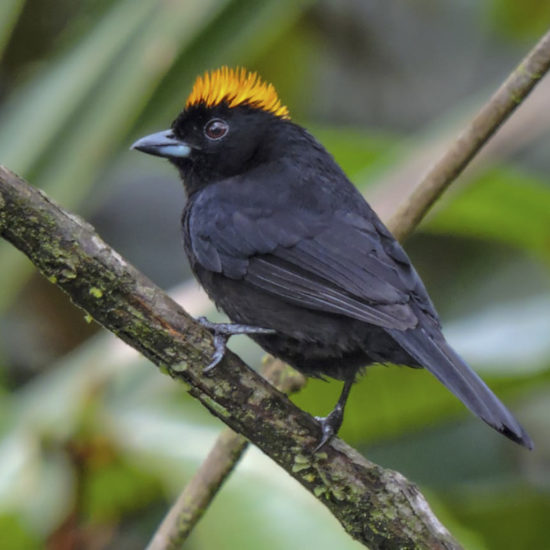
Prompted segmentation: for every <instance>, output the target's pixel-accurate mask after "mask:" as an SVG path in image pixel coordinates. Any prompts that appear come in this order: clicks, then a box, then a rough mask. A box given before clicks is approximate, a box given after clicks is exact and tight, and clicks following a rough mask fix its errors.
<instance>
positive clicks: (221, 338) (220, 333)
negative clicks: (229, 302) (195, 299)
mask: <svg viewBox="0 0 550 550" xmlns="http://www.w3.org/2000/svg"><path fill="white" fill-rule="evenodd" d="M197 322H198V323H200V324H201V325H202V326H203V327H204V328H207V329H208V330H209V331H210V332H211V333H212V335H213V337H214V354H213V355H212V361H210V363H209V364H208V365H207V366H206V367H204V369H203V372H204V373H205V374H208V373H209V372H211V371H212V370H213V369H214V368H215V367H216V366H217V365H218V363H219V362H220V361H221V360H222V359H223V357H224V355H225V352H226V351H227V341H228V340H229V338H231V336H234V335H235V334H275V331H274V330H273V329H270V328H261V327H253V326H250V325H239V324H236V323H212V322H211V321H209V320H208V319H207V318H206V317H199V318H198V319H197Z"/></svg>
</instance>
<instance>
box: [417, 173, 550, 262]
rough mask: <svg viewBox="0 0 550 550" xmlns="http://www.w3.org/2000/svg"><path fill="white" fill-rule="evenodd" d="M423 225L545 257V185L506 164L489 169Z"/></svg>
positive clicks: (549, 252)
mask: <svg viewBox="0 0 550 550" xmlns="http://www.w3.org/2000/svg"><path fill="white" fill-rule="evenodd" d="M423 229H426V230H428V231H432V232H434V233H442V234H449V235H463V236H468V237H474V238H479V239H488V240H495V241H499V242H502V243H505V244H508V245H511V246H515V247H518V248H520V249H523V250H527V251H530V252H532V253H535V254H536V255H538V256H539V257H541V258H543V259H544V260H546V261H549V262H550V186H548V185H547V184H546V183H544V182H542V181H541V180H539V179H537V178H536V177H534V176H530V175H527V174H524V173H521V172H519V171H517V170H513V169H511V168H495V169H492V170H489V171H487V172H486V173H485V174H483V175H482V176H481V177H479V178H477V179H476V180H475V181H473V182H471V183H470V184H469V185H468V186H467V187H465V188H464V189H462V190H461V191H460V192H459V193H457V194H455V195H454V196H453V197H452V200H448V201H446V204H445V205H444V206H443V207H442V208H440V209H439V210H438V211H437V212H436V213H435V214H434V215H433V216H432V217H431V218H430V219H429V221H428V222H427V223H426V224H424V225H423Z"/></svg>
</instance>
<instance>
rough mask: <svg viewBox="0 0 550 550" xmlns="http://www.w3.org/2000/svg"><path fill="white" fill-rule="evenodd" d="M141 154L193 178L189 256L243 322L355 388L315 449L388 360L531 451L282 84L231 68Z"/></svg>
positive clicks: (198, 83) (291, 360) (224, 333)
mask: <svg viewBox="0 0 550 550" xmlns="http://www.w3.org/2000/svg"><path fill="white" fill-rule="evenodd" d="M132 148H133V149H136V150H138V151H141V152H144V153H148V154H150V155H154V156H159V157H164V158H166V159H168V160H169V161H170V162H171V163H172V164H173V165H174V166H175V167H176V168H177V170H178V172H179V175H180V177H181V179H182V181H183V186H184V189H185V192H186V195H187V201H186V204H185V207H184V211H183V216H182V221H181V223H182V230H183V242H184V249H185V253H186V255H187V257H188V259H189V264H190V266H191V270H192V272H193V274H194V276H195V277H196V279H197V280H198V282H199V283H200V284H201V285H202V287H203V288H204V289H205V290H206V292H207V294H208V295H209V297H210V298H211V299H212V300H213V302H214V303H215V304H216V306H217V307H218V308H219V309H221V310H222V311H223V312H225V313H226V314H227V316H228V317H229V319H230V320H231V323H220V324H216V323H210V322H209V321H208V320H206V319H205V318H201V319H200V322H201V323H202V324H203V325H205V326H206V327H207V328H209V329H210V331H211V332H212V333H213V335H214V343H215V349H216V351H215V353H214V356H213V358H212V362H211V364H210V365H209V366H208V367H206V368H205V372H211V371H212V370H213V369H214V368H215V367H216V365H217V364H218V363H219V362H220V361H221V359H222V358H223V356H224V354H225V350H226V348H225V344H226V342H227V339H228V338H229V337H230V336H231V335H233V334H247V335H249V336H250V337H251V338H252V339H253V340H255V341H256V342H257V343H258V344H259V345H260V346H261V347H262V348H263V349H264V350H265V351H267V352H268V353H270V354H271V355H273V356H275V357H277V358H280V359H281V360H283V361H284V362H286V363H288V364H289V365H291V366H292V367H294V368H296V369H297V370H299V371H300V372H302V373H303V374H305V375H306V376H310V377H320V378H327V377H328V378H334V379H338V380H341V381H343V382H344V384H343V389H342V393H341V395H340V397H339V399H338V402H337V403H336V406H335V407H334V409H333V410H332V411H331V412H330V414H328V415H327V416H326V417H316V419H317V420H318V421H319V423H320V429H321V436H320V438H319V441H318V443H317V445H316V447H315V449H314V451H317V450H320V449H322V448H323V447H324V446H325V445H326V444H327V443H328V442H329V441H330V440H331V439H332V438H333V437H334V436H335V435H336V434H337V433H338V430H339V429H340V426H341V424H342V421H343V417H344V410H345V405H346V402H347V399H348V396H349V393H350V390H351V387H352V384H353V383H354V382H355V381H356V379H357V378H358V375H359V374H360V373H361V372H363V370H364V369H365V367H368V366H370V365H373V364H375V363H381V364H397V365H404V366H409V367H412V368H424V369H426V370H427V371H429V372H430V373H431V374H432V375H433V376H435V377H436V378H437V379H438V380H439V381H440V382H441V383H442V384H443V385H444V386H445V387H446V388H447V389H448V390H450V391H451V392H452V393H453V394H454V395H455V396H456V397H457V398H458V399H460V401H462V403H463V404H464V405H465V406H466V407H467V408H468V409H469V410H470V411H471V412H473V413H474V414H475V415H477V416H478V417H480V418H481V419H482V420H483V421H485V422H486V423H487V424H488V425H489V426H491V427H492V428H494V429H495V430H496V431H498V432H500V433H501V434H503V435H504V436H506V437H507V438H509V439H511V440H512V441H514V442H516V443H518V444H519V445H522V446H524V447H526V448H528V449H532V448H533V442H532V440H531V438H530V437H529V435H528V434H527V432H526V431H525V429H524V428H523V427H522V426H521V425H520V423H519V422H518V421H517V420H516V418H515V417H514V416H513V415H512V413H511V412H510V411H509V410H508V409H507V408H506V407H505V406H504V405H503V404H502V402H501V401H500V400H499V399H498V398H497V397H496V396H495V394H494V393H493V392H492V391H491V390H490V389H489V387H488V386H487V385H486V384H485V382H484V381H483V380H482V379H481V378H480V377H479V375H478V374H476V373H475V372H474V371H473V370H472V369H471V368H470V367H469V366H468V365H467V364H466V362H465V361H464V360H463V359H462V358H461V357H460V356H459V355H458V353H457V352H456V351H454V350H453V348H452V347H451V346H450V345H449V344H448V342H447V341H446V339H445V337H444V335H443V332H442V328H441V323H440V320H439V317H438V314H437V312H436V310H435V307H434V305H433V303H432V301H431V299H430V297H429V295H428V293H427V291H426V288H425V286H424V284H423V282H422V280H421V279H420V276H419V275H418V273H417V272H416V270H415V268H414V267H413V265H412V263H411V261H410V259H409V257H408V256H407V254H406V253H405V251H404V250H403V248H402V247H401V245H400V244H399V243H398V242H397V240H396V239H395V238H394V237H393V235H392V234H391V233H390V231H389V230H388V229H387V228H386V226H385V225H384V224H383V223H382V221H381V220H380V218H379V217H378V216H377V214H376V213H375V211H374V210H373V209H372V208H371V207H370V205H369V204H368V203H367V201H366V200H365V199H364V198H363V196H362V195H361V193H360V192H359V191H358V189H357V188H356V187H355V186H354V185H353V184H352V183H351V181H350V180H349V179H348V177H347V176H346V175H345V173H344V172H343V170H342V169H341V168H340V166H339V165H338V164H337V163H336V161H335V160H334V158H333V157H332V156H331V155H330V153H329V152H328V151H327V150H326V149H325V148H324V147H323V146H322V145H321V144H320V143H319V142H318V141H317V140H316V139H315V138H314V137H313V136H312V135H311V134H310V133H309V132H308V131H307V130H306V129H304V128H303V127H302V126H300V125H298V124H296V123H295V122H293V121H292V120H291V118H290V114H289V110H288V108H287V107H286V106H285V105H284V104H283V103H282V102H281V100H280V98H279V96H278V95H277V92H276V90H275V88H274V86H273V85H272V84H271V83H268V82H266V81H264V80H262V79H261V77H260V76H259V75H258V74H257V73H256V72H251V71H248V70H246V69H245V68H243V67H237V68H229V67H227V66H224V67H221V68H219V69H215V70H212V71H207V72H206V73H205V74H203V75H201V76H198V77H197V78H196V80H195V82H194V84H193V87H192V89H191V93H190V94H189V96H188V98H187V101H186V103H185V105H184V108H183V110H182V111H181V112H180V113H179V115H178V116H177V117H176V119H175V120H174V121H173V123H172V125H171V127H170V129H169V130H165V131H161V132H157V133H155V134H152V135H148V136H146V137H143V138H141V139H139V140H138V141H136V142H135V143H134V144H133V145H132Z"/></svg>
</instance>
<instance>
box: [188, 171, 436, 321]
mask: <svg viewBox="0 0 550 550" xmlns="http://www.w3.org/2000/svg"><path fill="white" fill-rule="evenodd" d="M230 184H233V185H230ZM346 184H348V183H344V185H346ZM264 185H265V182H264ZM349 185H351V184H349ZM224 186H226V187H228V189H224ZM250 187H251V185H250V183H249V182H248V180H244V181H240V182H238V183H235V182H234V181H233V180H231V181H230V182H229V183H224V184H219V185H216V186H212V187H211V188H209V189H207V190H206V191H207V192H203V194H202V195H201V197H200V198H199V200H198V201H197V202H196V204H194V205H193V211H192V214H191V217H190V220H189V223H190V225H191V230H190V233H191V234H192V235H193V237H192V243H191V246H192V248H193V252H194V255H195V256H196V258H197V260H198V262H199V263H200V264H201V265H202V266H203V267H205V268H206V269H208V270H211V271H215V272H219V273H223V274H224V275H225V276H227V277H230V278H234V279H243V280H244V281H246V282H247V283H248V284H250V285H253V286H255V287H257V288H260V289H262V290H263V291H265V292H267V293H271V294H275V295H277V296H278V297H280V298H283V299H284V300H287V301H288V302H289V303H292V304H294V305H299V306H301V307H304V308H309V309H314V310H320V311H326V312H330V313H338V314H342V315H346V316H348V317H352V318H354V319H358V320H361V321H365V322H368V323H371V324H374V325H377V326H380V327H383V328H388V329H389V328H393V329H397V330H406V329H410V328H413V327H415V326H417V324H418V319H417V316H416V314H415V308H412V307H411V300H412V299H417V301H419V302H422V303H425V305H426V308H427V309H428V310H429V313H430V314H432V315H433V317H434V319H436V318H437V316H436V314H435V311H433V307H432V306H431V302H430V301H429V298H428V297H427V294H426V292H425V290H424V287H423V285H422V283H421V281H420V279H419V277H418V275H417V274H416V272H415V271H414V269H413V268H412V266H411V264H410V262H409V260H408V258H407V256H406V255H405V253H404V252H403V250H402V249H401V247H400V246H399V244H398V243H397V242H396V241H395V240H394V239H393V237H391V235H389V233H387V230H385V228H384V227H383V226H382V224H381V223H380V221H379V220H378V218H377V217H376V215H375V214H374V212H372V210H370V209H368V211H366V212H363V213H358V212H357V211H356V210H355V211H353V210H351V211H350V210H334V207H333V205H332V202H333V199H334V197H330V196H329V195H323V194H322V193H321V196H320V197H319V196H308V197H307V199H309V200H305V198H304V189H303V188H302V189H300V191H301V192H300V193H295V194H297V195H299V196H300V198H301V200H300V201H298V203H297V202H296V201H295V200H288V199H289V198H291V197H288V194H289V191H288V186H285V189H284V190H283V191H282V192H281V193H278V192H277V189H276V182H275V184H274V185H273V186H272V187H271V188H270V189H271V194H270V196H269V197H267V198H266V197H258V196H256V195H255V194H254V192H253V190H252V189H250ZM291 189H292V187H291ZM313 191H314V192H317V191H319V189H318V188H315V187H314V188H313ZM290 193H291V192H290ZM306 193H307V191H306ZM354 193H355V190H354ZM353 198H354V199H356V196H355V194H354V195H353ZM360 201H361V205H364V206H367V205H366V203H364V202H363V201H362V199H360ZM367 208H368V206H367Z"/></svg>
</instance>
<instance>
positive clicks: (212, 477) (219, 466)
mask: <svg viewBox="0 0 550 550" xmlns="http://www.w3.org/2000/svg"><path fill="white" fill-rule="evenodd" d="M261 374H262V376H263V377H264V378H265V379H266V380H268V381H269V382H270V383H271V384H272V385H273V386H275V387H276V388H277V389H278V390H279V391H282V392H284V393H286V394H290V393H294V392H296V391H298V390H299V389H301V388H302V387H303V386H304V384H305V378H304V376H303V375H302V374H300V373H299V372H297V371H295V370H294V369H292V368H290V367H289V366H288V365H285V364H284V363H282V362H281V361H279V360H278V359H274V358H273V357H268V359H267V360H266V362H265V363H264V365H262V369H261ZM247 447H248V441H247V440H246V438H244V437H243V436H242V435H240V434H237V433H235V432H234V431H233V430H232V429H231V428H225V429H224V430H223V431H222V433H221V434H220V435H219V436H218V438H217V439H216V442H215V444H214V447H212V450H211V451H210V453H209V454H208V456H207V457H206V459H205V460H204V462H203V463H202V464H201V466H200V468H199V469H198V470H197V471H196V472H195V474H194V475H193V477H192V478H191V480H190V481H189V483H188V484H187V485H186V486H185V488H184V489H183V491H182V492H181V493H180V495H179V496H178V498H177V500H176V502H175V503H174V504H173V505H172V507H171V508H170V511H169V512H168V514H167V515H166V517H165V518H164V519H163V521H162V523H161V524H160V525H159V528H158V529H157V530H156V532H155V534H154V535H153V538H152V540H151V542H150V543H149V545H148V546H147V550H179V549H180V548H181V547H182V545H183V543H184V542H185V540H186V539H187V537H188V536H189V535H190V534H191V531H192V529H193V528H194V527H195V525H196V524H197V522H198V521H199V520H200V519H201V517H202V516H203V514H204V512H205V511H206V510H207V508H208V506H209V505H210V503H211V502H212V500H213V499H214V497H215V496H216V494H217V492H218V491H219V489H220V487H221V486H222V484H223V483H224V481H225V480H226V479H227V477H228V476H229V475H230V474H231V472H232V471H233V469H234V468H235V466H236V465H237V463H238V462H239V460H240V458H241V456H242V455H243V454H244V452H245V451H246V449H247Z"/></svg>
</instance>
